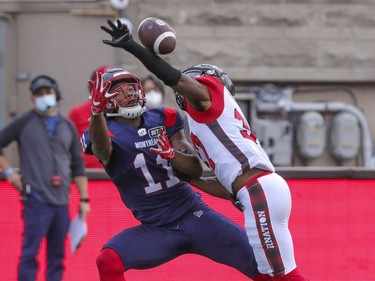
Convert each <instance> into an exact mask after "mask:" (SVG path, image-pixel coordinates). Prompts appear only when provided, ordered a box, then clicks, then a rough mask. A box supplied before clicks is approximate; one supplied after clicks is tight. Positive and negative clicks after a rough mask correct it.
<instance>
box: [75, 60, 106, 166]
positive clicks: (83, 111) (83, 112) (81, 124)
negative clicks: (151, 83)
mask: <svg viewBox="0 0 375 281" xmlns="http://www.w3.org/2000/svg"><path fill="white" fill-rule="evenodd" d="M110 68H111V67H109V66H107V65H104V66H101V67H99V68H98V69H96V70H95V71H93V72H92V74H91V76H90V79H91V80H93V79H94V75H95V73H96V72H99V73H104V72H105V71H106V70H107V69H110ZM89 92H90V89H89ZM90 104H91V102H90V99H87V101H86V102H84V103H82V104H79V105H77V106H75V107H73V108H72V109H71V110H70V112H69V114H68V118H69V119H70V120H71V121H72V122H73V124H74V125H75V126H76V128H77V132H78V136H79V137H81V136H82V134H83V132H84V131H85V130H86V129H87V128H88V127H89V119H90V117H91V112H90ZM82 156H83V159H84V161H85V167H86V168H97V169H103V165H102V164H101V163H100V162H99V160H98V159H97V158H96V157H94V156H92V155H87V154H85V153H82Z"/></svg>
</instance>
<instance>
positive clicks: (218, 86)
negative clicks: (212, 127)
mask: <svg viewBox="0 0 375 281" xmlns="http://www.w3.org/2000/svg"><path fill="white" fill-rule="evenodd" d="M195 79H196V80H197V81H198V82H199V83H201V84H203V85H204V86H206V87H207V88H208V90H209V91H210V95H211V100H212V103H211V107H210V108H209V109H207V110H205V111H197V110H195V109H193V108H191V107H190V106H189V104H188V103H186V111H187V113H188V114H189V115H190V117H191V118H193V119H194V120H195V121H196V122H198V123H211V122H213V121H215V120H216V119H217V118H219V116H220V115H221V113H222V112H223V110H224V85H223V84H222V83H221V82H220V80H219V79H217V78H216V77H214V76H209V75H206V76H203V77H196V78H195Z"/></svg>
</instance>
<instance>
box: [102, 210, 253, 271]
mask: <svg viewBox="0 0 375 281" xmlns="http://www.w3.org/2000/svg"><path fill="white" fill-rule="evenodd" d="M104 248H111V249H113V250H115V251H116V252H117V253H118V254H119V255H120V257H121V259H122V261H123V263H124V266H125V268H126V270H128V269H132V268H133V269H147V268H152V267H155V266H158V265H161V264H163V263H165V262H168V261H170V260H172V259H174V258H176V257H178V256H180V255H183V254H187V253H189V254H198V255H202V256H205V257H207V258H210V259H211V260H213V261H216V262H218V263H222V264H226V265H228V266H231V267H234V268H236V269H237V270H239V271H240V272H242V273H243V274H245V275H247V276H249V277H253V276H255V275H256V274H258V270H257V264H256V262H255V258H254V254H253V251H252V248H251V247H250V245H249V241H248V239H247V236H246V232H245V231H244V230H243V229H242V228H241V227H240V226H238V225H237V224H236V223H234V222H232V221H230V220H229V219H227V218H226V217H224V216H222V215H220V214H219V213H217V212H215V211H213V210H212V209H210V208H209V207H208V206H206V205H205V204H203V203H199V204H197V205H196V206H194V207H193V208H192V209H191V210H190V211H189V212H188V213H187V214H185V215H184V216H182V217H181V218H180V219H179V220H177V221H175V222H173V223H170V224H169V225H166V226H153V225H149V224H141V225H139V226H136V227H132V228H129V229H125V230H124V231H122V232H120V233H119V234H117V235H115V236H114V237H113V238H112V239H111V240H109V241H108V242H107V244H106V245H105V246H104Z"/></svg>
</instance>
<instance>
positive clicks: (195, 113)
mask: <svg viewBox="0 0 375 281" xmlns="http://www.w3.org/2000/svg"><path fill="white" fill-rule="evenodd" d="M108 24H109V27H106V26H101V28H102V29H103V30H104V31H105V32H107V33H108V34H109V35H111V37H112V38H111V40H103V43H104V44H107V45H110V46H113V47H119V48H123V49H124V50H125V51H127V52H129V53H131V54H132V55H134V56H135V57H136V58H138V59H139V60H140V61H141V62H142V63H143V64H144V66H145V67H146V68H147V69H148V70H149V71H150V72H152V73H153V74H155V75H156V76H157V77H158V78H159V79H160V80H161V81H163V82H164V84H166V85H168V86H170V87H171V88H172V89H173V90H174V91H175V96H176V101H177V104H178V105H179V106H180V108H181V109H182V110H185V111H186V112H187V114H188V123H189V127H190V136H191V140H192V143H193V145H194V148H195V150H196V152H197V153H198V155H199V156H200V158H201V159H202V160H203V161H204V162H205V163H206V165H207V166H208V167H209V168H210V169H211V170H212V171H213V172H214V174H215V175H216V177H217V179H218V182H219V183H220V184H219V183H218V186H219V187H218V188H220V186H221V185H222V186H224V187H225V189H227V191H229V192H230V193H231V194H233V195H234V196H236V198H237V199H238V200H239V201H240V203H241V204H242V206H243V213H244V218H245V228H246V232H247V236H248V240H249V243H250V245H251V246H252V247H253V250H254V254H255V258H256V261H257V264H258V270H259V272H260V273H262V274H263V275H264V280H288V281H302V280H308V279H307V278H305V277H304V276H303V275H302V274H301V273H300V272H299V271H298V269H297V266H296V262H295V258H294V250H293V241H292V237H291V234H290V231H289V228H288V221H289V216H290V212H291V195H290V191H289V187H288V185H287V183H286V181H285V180H284V179H283V178H282V177H280V176H279V175H278V174H277V173H275V169H274V167H273V165H272V163H271V162H270V160H269V159H268V156H267V154H266V153H265V151H264V150H263V149H262V147H261V146H260V144H259V141H258V140H257V138H256V137H255V135H254V134H253V132H252V131H251V129H250V126H249V124H248V122H247V120H246V118H245V117H244V115H243V113H242V111H241V109H240V107H239V106H238V104H237V103H236V101H235V99H234V97H233V96H234V94H235V88H234V85H233V83H232V81H231V79H230V78H229V76H228V75H227V74H226V73H225V72H224V71H222V70H221V69H220V68H218V67H216V66H213V65H208V64H199V65H196V66H193V67H191V68H188V69H187V70H185V71H183V72H182V73H181V71H179V70H177V69H175V68H173V67H172V66H171V65H170V64H169V63H167V62H166V61H164V60H163V59H162V58H160V57H159V56H157V55H156V54H155V53H154V52H153V51H151V50H149V49H146V48H144V47H143V46H141V45H140V44H138V43H136V42H135V41H134V40H133V37H132V35H131V33H130V31H129V30H128V28H127V26H126V25H124V24H122V23H121V21H120V20H118V21H117V24H114V23H113V22H112V21H111V20H108ZM165 149H168V148H165ZM161 153H162V151H161ZM200 182H204V181H196V182H195V184H199V183H200ZM204 183H205V184H207V182H204Z"/></svg>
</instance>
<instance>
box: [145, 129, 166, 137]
mask: <svg viewBox="0 0 375 281" xmlns="http://www.w3.org/2000/svg"><path fill="white" fill-rule="evenodd" d="M161 128H164V129H165V127H163V126H159V127H155V128H151V129H149V130H148V136H149V137H150V138H157V137H159V133H160V130H161Z"/></svg>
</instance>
